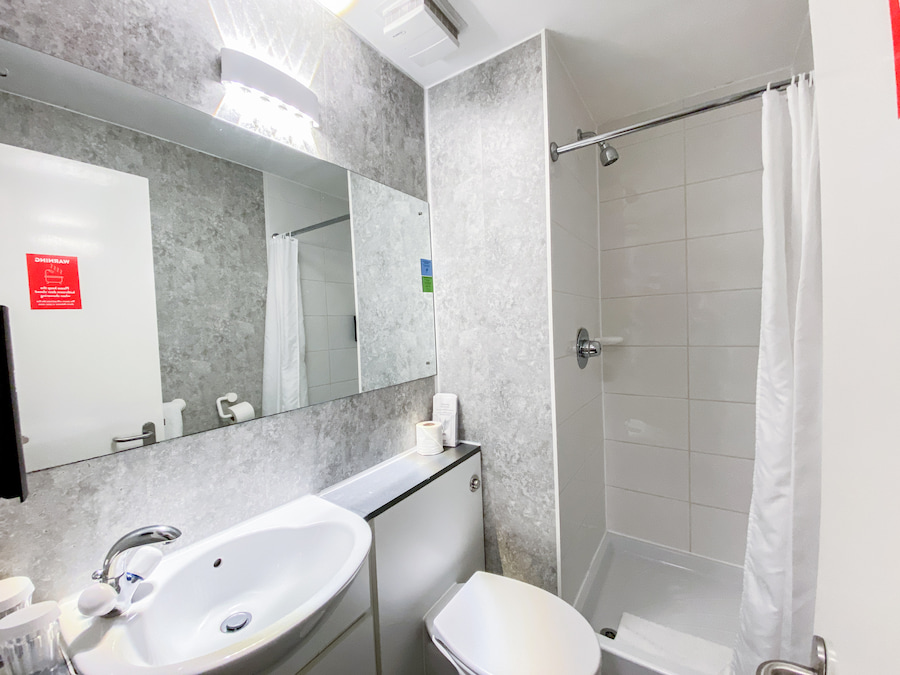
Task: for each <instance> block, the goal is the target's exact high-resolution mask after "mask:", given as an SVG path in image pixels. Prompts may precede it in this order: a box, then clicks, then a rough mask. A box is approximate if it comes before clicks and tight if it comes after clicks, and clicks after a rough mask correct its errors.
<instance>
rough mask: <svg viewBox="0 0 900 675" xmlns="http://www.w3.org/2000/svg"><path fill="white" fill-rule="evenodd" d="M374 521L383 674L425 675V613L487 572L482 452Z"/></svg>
mask: <svg viewBox="0 0 900 675" xmlns="http://www.w3.org/2000/svg"><path fill="white" fill-rule="evenodd" d="M370 522H371V523H372V533H373V536H374V539H373V542H372V547H373V548H374V550H375V565H374V568H375V579H376V582H375V588H376V597H377V603H376V618H377V626H378V629H377V635H378V642H379V653H380V659H381V670H380V672H381V675H422V673H423V672H425V661H424V653H423V647H424V645H425V639H426V636H425V614H426V613H427V612H428V610H429V609H431V607H432V606H433V605H434V603H436V602H437V601H438V600H439V599H440V598H441V596H443V595H444V593H446V592H447V591H448V590H449V589H450V588H451V587H452V586H453V585H454V584H457V583H464V582H466V581H468V580H469V577H471V576H472V575H473V574H474V573H475V572H477V571H479V570H483V569H484V516H483V511H482V494H481V453H477V454H476V455H474V456H472V457H470V458H469V459H467V460H465V461H464V462H462V463H461V464H459V465H458V466H456V467H454V468H453V469H451V470H450V471H447V472H446V473H445V474H443V475H441V476H439V477H438V478H436V479H434V480H433V481H431V482H430V483H428V484H426V485H425V486H423V487H422V488H420V489H419V490H417V491H416V492H414V493H413V494H411V495H410V496H409V497H406V498H405V499H403V500H401V501H400V502H399V503H397V504H395V505H394V506H391V507H390V508H389V509H387V510H386V511H384V512H383V513H381V514H380V515H378V516H376V517H375V518H374V519H373V520H372V521H370Z"/></svg>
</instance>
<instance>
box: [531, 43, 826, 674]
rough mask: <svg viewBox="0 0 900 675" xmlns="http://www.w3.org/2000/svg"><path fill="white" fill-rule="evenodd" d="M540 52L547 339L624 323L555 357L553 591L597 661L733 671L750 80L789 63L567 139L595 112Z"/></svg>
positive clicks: (746, 435)
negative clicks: (735, 86) (595, 347)
mask: <svg viewBox="0 0 900 675" xmlns="http://www.w3.org/2000/svg"><path fill="white" fill-rule="evenodd" d="M546 66H547V70H548V87H549V89H548V99H549V101H550V103H549V109H548V116H549V128H550V140H553V141H557V142H554V143H553V144H552V145H551V146H550V196H551V221H552V225H551V240H552V249H551V266H552V268H553V275H552V277H553V302H552V306H553V309H552V315H553V333H554V344H556V343H557V342H558V341H561V340H562V339H563V337H564V336H566V335H568V334H569V333H571V332H572V331H573V329H574V328H577V327H578V326H577V325H575V323H577V324H579V325H583V326H585V327H587V328H588V329H589V331H590V333H591V335H592V336H600V335H616V336H622V337H623V338H624V342H623V344H622V345H621V346H610V347H605V348H604V350H603V359H602V368H601V364H600V363H598V362H592V363H590V364H589V366H588V368H587V370H585V371H580V372H579V371H578V370H577V369H575V368H574V367H573V364H574V361H575V359H574V358H572V357H571V355H570V354H568V353H566V352H565V351H557V352H556V353H555V355H554V356H555V360H554V366H555V389H556V429H555V432H556V453H557V462H558V476H557V486H558V487H557V489H558V494H559V497H558V504H559V507H558V508H559V522H560V530H559V538H560V542H559V547H558V550H559V569H560V577H561V579H560V590H561V593H562V596H563V597H564V598H565V599H566V600H569V601H571V602H573V603H574V604H575V606H576V607H577V608H578V609H579V610H580V611H581V612H582V613H583V614H584V615H585V616H587V617H588V618H589V620H591V622H592V625H593V626H594V628H595V630H596V631H597V632H598V633H599V634H600V638H599V639H600V640H601V643H602V644H603V646H604V650H605V651H606V652H607V656H605V657H604V658H605V659H606V662H607V664H608V665H607V666H605V667H604V668H605V669H604V673H606V672H607V668H608V669H609V672H611V673H623V674H624V673H629V674H630V673H635V674H638V673H640V674H643V673H668V674H671V675H696V674H698V673H710V674H712V675H718V673H720V672H721V673H725V672H730V668H731V662H732V649H733V647H734V646H735V644H736V641H737V637H738V633H739V629H740V625H741V622H740V621H739V615H740V608H741V596H742V580H743V576H744V574H743V564H744V557H745V546H746V542H747V529H748V513H749V511H750V503H751V490H752V488H753V467H754V445H755V437H756V433H755V419H756V415H755V401H756V389H757V386H756V385H757V363H758V361H759V339H760V304H761V287H762V270H763V236H762V224H763V217H762V206H763V198H762V175H763V174H762V169H763V161H762V152H761V147H762V144H761V113H760V110H761V104H760V100H759V97H760V95H761V94H762V93H763V92H765V91H766V90H767V89H771V90H773V93H772V94H770V96H781V95H780V94H776V93H774V92H775V90H779V89H783V88H785V87H788V86H789V85H791V80H789V79H788V80H783V81H779V82H776V83H773V84H772V85H771V86H762V87H757V88H755V89H752V90H749V91H741V92H737V93H736V94H734V95H732V96H728V97H724V98H722V97H717V96H709V98H710V99H714V100H712V101H711V102H704V103H701V104H699V105H695V106H693V107H690V106H683V107H681V108H680V109H681V110H683V111H684V112H679V113H675V114H671V115H663V116H659V117H656V118H654V119H652V120H651V121H650V122H649V123H646V124H634V125H630V126H624V128H616V129H615V130H613V131H609V132H603V131H602V130H600V133H597V134H585V133H583V132H580V130H579V133H578V140H575V141H574V142H572V143H564V142H559V141H562V140H563V139H567V138H572V137H573V136H574V135H575V134H574V132H575V130H574V128H573V123H574V124H577V125H578V126H580V127H581V128H591V129H593V128H595V127H594V126H593V124H594V121H593V120H592V119H591V118H590V115H589V114H588V113H587V111H586V110H585V108H584V106H583V104H581V103H580V98H579V97H578V96H577V93H575V92H574V85H573V84H572V82H571V80H570V79H569V78H568V74H567V73H566V71H565V68H564V67H563V65H562V63H561V62H560V60H559V57H558V56H557V54H556V52H555V51H554V50H553V49H549V50H548V57H547V62H546ZM618 126H622V125H618ZM611 141H614V142H615V145H616V147H617V149H618V152H617V153H616V154H617V155H618V161H617V162H615V163H614V164H613V163H612V162H611V161H609V159H610V155H611V152H610V151H611V150H612V148H611V146H610V145H609V143H610V142H611ZM592 145H596V146H598V147H599V148H600V152H599V153H595V152H593V151H592V150H585V149H583V148H588V147H589V146H592ZM575 150H580V152H574V151H575ZM569 153H571V154H569ZM789 202H790V199H789V198H788V203H789ZM598 222H599V232H597V231H596V230H595V229H592V226H593V227H594V228H596V226H597V223H598ZM592 257H593V259H592ZM596 306H599V307H600V311H599V313H598V312H597V311H596V309H595V307H596ZM573 322H575V323H573ZM566 391H576V392H578V394H579V396H578V397H577V398H576V399H573V398H572V397H571V396H570V395H567V393H566ZM607 529H608V530H609V531H607ZM601 541H602V546H601V545H600V543H601ZM744 595H745V600H744V604H745V606H746V605H747V603H748V602H749V601H752V600H753V594H752V593H751V594H750V597H749V598H748V594H747V593H746V591H745V593H744ZM746 615H747V613H746V611H745V612H744V616H745V617H746ZM744 625H745V632H746V626H747V623H746V621H745V624H744ZM807 628H808V631H807ZM617 630H618V634H616V631H617ZM809 631H811V625H810V626H808V627H804V628H803V629H802V630H800V631H799V634H798V636H796V637H795V639H796V641H797V642H805V645H806V647H805V649H806V650H808V648H809V647H808V645H809V638H810V637H811V635H809V636H807V635H806V632H809ZM744 637H746V636H745V635H742V640H743V639H744ZM774 653H775V654H777V655H778V656H782V655H784V652H782V651H775V652H774ZM754 669H755V666H754ZM739 672H740V673H741V675H743V673H745V672H751V671H750V670H749V666H748V665H747V664H743V665H742V666H741V670H740V671H739Z"/></svg>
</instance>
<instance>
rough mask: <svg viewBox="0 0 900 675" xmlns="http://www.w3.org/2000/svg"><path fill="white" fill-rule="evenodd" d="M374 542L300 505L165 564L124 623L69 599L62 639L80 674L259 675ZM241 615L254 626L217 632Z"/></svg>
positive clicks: (353, 518)
mask: <svg viewBox="0 0 900 675" xmlns="http://www.w3.org/2000/svg"><path fill="white" fill-rule="evenodd" d="M371 541H372V534H371V531H370V530H369V526H368V525H367V524H366V522H365V521H364V520H363V519H362V518H360V517H359V516H357V515H355V514H353V513H351V512H350V511H347V510H346V509H342V508H341V507H339V506H336V505H334V504H331V503H330V502H327V501H325V500H323V499H320V498H318V497H313V496H309V497H303V498H301V499H298V500H296V501H294V502H291V503H289V504H286V505H284V506H282V507H279V508H277V509H274V510H272V511H269V512H268V513H264V514H262V515H260V516H257V517H255V518H252V519H250V520H247V521H245V522H243V523H241V524H239V525H236V526H234V527H232V528H229V529H227V530H224V531H223V532H220V533H218V534H215V535H213V536H211V537H209V538H208V539H204V540H202V541H199V542H197V543H195V544H192V545H190V546H187V547H185V548H183V549H181V550H179V551H176V552H175V553H172V554H170V555H167V556H165V557H164V558H163V560H162V562H161V563H160V565H159V567H158V568H157V569H156V570H155V571H154V572H153V574H152V575H151V576H150V578H149V579H148V580H147V581H145V582H144V583H143V584H142V585H141V587H140V588H138V590H137V592H136V593H135V602H134V603H133V604H132V606H131V607H130V609H129V610H128V611H127V612H126V613H125V614H123V615H122V616H118V617H112V618H107V617H100V618H94V619H90V618H86V617H84V616H82V615H81V614H80V613H79V612H78V609H77V607H76V603H77V596H74V597H72V598H69V599H67V600H66V601H64V602H63V603H62V605H63V607H62V608H63V616H62V618H61V619H60V626H61V629H62V636H63V639H64V640H65V641H66V643H67V644H68V645H69V649H70V653H71V654H72V656H73V659H74V662H75V665H76V667H77V668H78V671H79V673H81V675H108V674H110V673H115V674H116V675H120V674H121V675H124V674H126V673H147V674H151V673H152V674H153V675H170V674H173V675H174V674H176V673H177V674H178V675H190V674H193V673H216V674H219V675H226V674H229V673H234V674H241V675H246V674H247V673H260V672H263V671H264V670H265V669H266V668H269V667H271V666H272V665H274V664H275V663H277V662H278V661H279V660H280V659H282V658H283V657H284V656H286V655H287V654H289V653H290V652H291V651H293V650H294V649H296V648H297V647H298V646H300V644H301V641H302V639H303V637H304V636H306V635H307V634H308V633H309V632H310V631H311V630H312V629H313V628H315V626H316V625H317V624H318V622H319V621H320V620H321V619H322V618H323V616H324V615H325V614H326V612H327V611H328V610H329V609H330V608H331V607H333V606H334V605H335V604H336V603H337V601H338V600H339V599H340V597H341V595H342V593H343V591H344V590H345V589H346V588H347V586H349V584H350V582H351V581H353V579H354V577H355V576H356V574H357V573H358V572H359V570H360V568H361V566H362V564H363V562H364V561H365V559H366V555H367V553H368V552H369V546H370V544H371ZM239 612H247V613H249V614H250V615H251V616H252V618H251V619H250V622H249V623H247V624H246V626H245V627H243V628H241V629H240V630H237V631H236V632H232V633H226V632H223V631H222V629H221V626H222V623H223V621H224V620H225V619H227V618H229V617H231V616H233V615H235V614H237V613H239Z"/></svg>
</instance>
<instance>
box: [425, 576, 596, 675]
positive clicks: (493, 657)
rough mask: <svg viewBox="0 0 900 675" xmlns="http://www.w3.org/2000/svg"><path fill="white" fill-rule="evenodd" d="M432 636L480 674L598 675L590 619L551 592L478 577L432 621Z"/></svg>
mask: <svg viewBox="0 0 900 675" xmlns="http://www.w3.org/2000/svg"><path fill="white" fill-rule="evenodd" d="M434 636H435V637H436V638H438V639H439V640H440V641H441V642H442V643H443V644H444V646H446V648H447V649H448V650H449V651H450V652H451V653H452V654H453V656H454V657H455V658H457V659H458V660H459V661H461V662H462V663H463V664H464V665H465V666H466V667H467V668H469V669H470V670H472V671H473V672H475V673H477V674H478V675H548V673H565V674H566V675H595V673H596V672H597V671H598V670H599V668H600V645H599V643H598V642H597V636H596V635H595V634H594V630H593V629H592V628H591V626H590V624H589V623H588V622H587V620H586V619H585V618H584V617H583V616H581V615H580V614H579V613H578V612H576V611H575V608H574V607H572V606H571V605H569V604H567V603H566V602H564V601H562V600H560V599H559V598H557V597H556V596H555V595H552V594H550V593H548V592H547V591H544V590H541V589H540V588H536V587H535V586H531V585H530V584H526V583H523V582H521V581H516V580H514V579H508V578H506V577H501V576H498V575H496V574H487V573H485V572H476V573H475V574H474V575H473V576H472V578H471V579H469V581H468V582H467V583H466V584H465V586H463V588H462V589H461V590H460V591H459V593H457V594H456V595H455V596H454V597H453V599H452V600H450V602H449V603H447V606H446V607H444V609H442V610H441V612H440V614H438V615H437V617H435V619H434Z"/></svg>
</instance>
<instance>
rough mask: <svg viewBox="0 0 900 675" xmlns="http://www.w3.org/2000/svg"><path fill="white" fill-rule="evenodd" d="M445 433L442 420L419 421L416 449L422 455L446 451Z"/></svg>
mask: <svg viewBox="0 0 900 675" xmlns="http://www.w3.org/2000/svg"><path fill="white" fill-rule="evenodd" d="M443 434H444V428H443V427H442V426H441V423H440V422H419V423H418V424H417V425H416V451H417V452H418V453H419V454H420V455H439V454H440V453H442V452H443V451H444V444H443V442H442V439H443Z"/></svg>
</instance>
